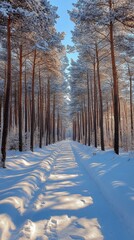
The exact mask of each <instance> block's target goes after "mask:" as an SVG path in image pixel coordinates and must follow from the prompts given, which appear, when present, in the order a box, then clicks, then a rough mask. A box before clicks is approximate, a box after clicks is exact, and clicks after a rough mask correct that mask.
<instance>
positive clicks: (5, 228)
mask: <svg viewBox="0 0 134 240" xmlns="http://www.w3.org/2000/svg"><path fill="white" fill-rule="evenodd" d="M15 228H16V227H15V225H14V223H13V222H12V220H11V218H10V217H9V216H8V215H7V214H1V215H0V236H1V240H6V239H9V237H10V235H11V234H10V231H11V230H15Z"/></svg>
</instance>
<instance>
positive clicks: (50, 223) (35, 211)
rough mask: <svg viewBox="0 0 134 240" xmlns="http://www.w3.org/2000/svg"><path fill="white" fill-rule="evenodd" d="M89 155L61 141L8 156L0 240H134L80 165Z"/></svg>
mask: <svg viewBox="0 0 134 240" xmlns="http://www.w3.org/2000/svg"><path fill="white" fill-rule="evenodd" d="M89 154H92V152H91V150H90V153H88V154H87V150H86V149H85V150H84V148H83V147H82V145H81V147H80V145H79V144H78V143H75V142H72V141H62V142H60V143H56V144H53V145H50V146H48V147H46V148H45V149H44V150H37V151H35V153H30V152H28V153H23V155H22V154H18V155H17V154H16V156H15V155H13V156H11V157H8V158H9V160H8V164H7V166H8V167H7V169H4V170H3V169H0V239H1V240H8V239H9V240H27V239H29V240H103V239H104V240H132V239H134V237H133V235H132V233H130V231H129V229H128V228H127V226H126V225H125V222H124V221H123V220H122V219H121V217H120V216H119V214H118V213H117V212H116V211H115V208H114V207H113V206H112V204H111V203H110V202H109V201H108V200H107V198H106V197H105V195H104V194H103V191H102V189H100V188H99V187H98V185H97V183H96V182H95V181H94V179H93V177H92V176H90V175H89V173H88V171H87V169H86V168H85V166H84V165H83V163H82V157H83V156H84V158H85V159H88V158H89ZM94 154H96V153H94ZM100 163H101V159H100ZM93 164H95V163H93ZM96 164H97V163H96ZM93 166H94V165H93ZM102 174H103V173H102ZM114 184H116V185H117V184H120V183H119V182H118V183H117V182H116V181H115V183H114Z"/></svg>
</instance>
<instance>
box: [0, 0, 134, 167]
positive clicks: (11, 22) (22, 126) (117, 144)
mask: <svg viewBox="0 0 134 240" xmlns="http://www.w3.org/2000/svg"><path fill="white" fill-rule="evenodd" d="M68 14H69V16H70V19H71V21H73V23H74V30H73V31H72V40H73V43H74V45H73V46H69V45H68V46H67V47H66V46H64V45H63V44H62V40H63V39H64V35H65V33H64V32H61V33H59V32H58V31H57V30H56V27H55V24H56V21H57V19H58V15H57V7H55V6H52V5H51V4H50V2H49V1H47V0H40V1H36V0H35V1H33V0H24V1H17V0H10V1H5V0H4V1H2V0H1V1H0V16H1V18H0V19H1V20H0V145H1V154H2V157H1V159H2V162H3V166H4V167H5V159H6V149H19V151H23V150H28V149H31V151H33V150H34V147H35V146H39V147H40V148H41V147H42V145H48V144H51V143H54V142H56V141H60V140H62V139H65V138H67V137H70V138H72V139H73V140H74V141H78V142H81V143H83V144H85V145H88V146H90V145H93V146H95V147H97V146H101V149H102V150H105V148H109V147H110V148H114V151H115V152H116V153H117V154H119V148H123V149H125V151H128V150H132V149H133V147H134V141H133V128H134V126H133V118H134V117H133V111H134V104H133V52H134V50H133V27H134V21H133V20H134V16H133V3H132V1H131V0H121V1H116V0H114V1H112V0H101V1H98V0H95V1H86V0H83V1H82V0H79V1H77V3H74V4H73V8H72V10H71V11H68ZM69 52H77V53H78V59H77V60H74V59H71V62H69V60H68V57H67V54H68V53H69Z"/></svg>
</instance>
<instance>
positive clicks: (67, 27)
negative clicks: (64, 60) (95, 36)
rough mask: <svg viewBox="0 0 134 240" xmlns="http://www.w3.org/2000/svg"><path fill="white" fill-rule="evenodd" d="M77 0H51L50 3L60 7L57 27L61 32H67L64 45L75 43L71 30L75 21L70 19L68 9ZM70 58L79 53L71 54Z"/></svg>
mask: <svg viewBox="0 0 134 240" xmlns="http://www.w3.org/2000/svg"><path fill="white" fill-rule="evenodd" d="M76 1H77V0H50V3H51V4H52V5H54V6H57V7H58V11H57V13H58V15H59V17H60V18H59V19H57V25H56V28H57V30H58V31H59V32H65V33H66V35H65V39H64V41H63V44H64V45H73V43H72V41H71V30H73V28H74V24H73V22H72V21H71V20H70V17H69V14H68V13H67V10H71V9H72V8H73V6H72V3H75V2H76ZM68 57H69V59H70V58H74V59H76V57H77V54H69V55H68Z"/></svg>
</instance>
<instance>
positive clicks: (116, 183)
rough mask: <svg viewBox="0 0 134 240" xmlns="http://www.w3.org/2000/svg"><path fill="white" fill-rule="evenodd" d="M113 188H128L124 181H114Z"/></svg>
mask: <svg viewBox="0 0 134 240" xmlns="http://www.w3.org/2000/svg"><path fill="white" fill-rule="evenodd" d="M112 186H113V187H114V188H118V187H123V186H126V183H125V182H122V181H113V182H112Z"/></svg>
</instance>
